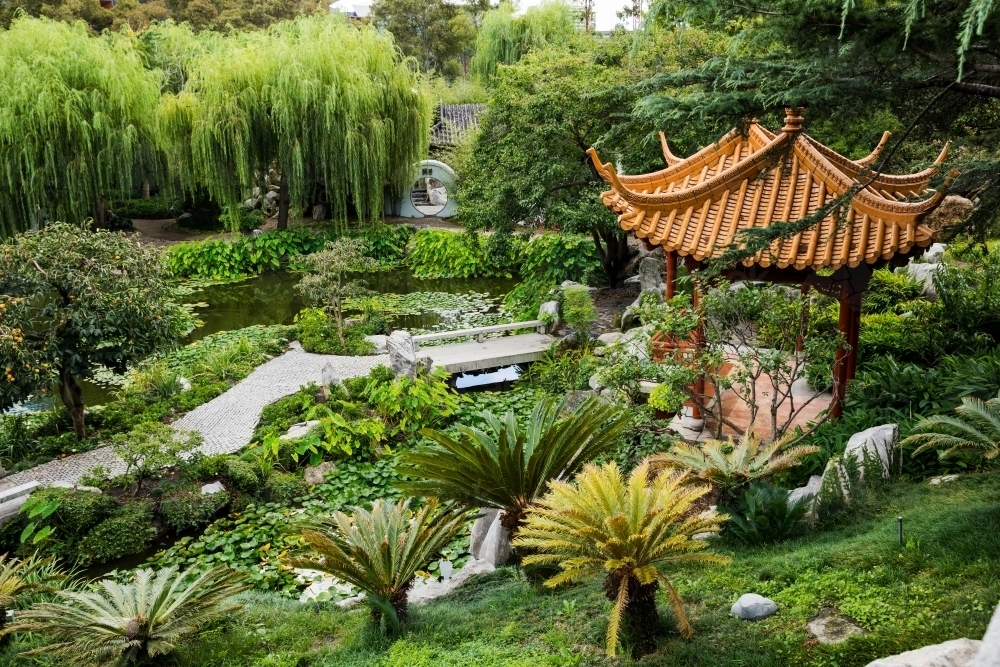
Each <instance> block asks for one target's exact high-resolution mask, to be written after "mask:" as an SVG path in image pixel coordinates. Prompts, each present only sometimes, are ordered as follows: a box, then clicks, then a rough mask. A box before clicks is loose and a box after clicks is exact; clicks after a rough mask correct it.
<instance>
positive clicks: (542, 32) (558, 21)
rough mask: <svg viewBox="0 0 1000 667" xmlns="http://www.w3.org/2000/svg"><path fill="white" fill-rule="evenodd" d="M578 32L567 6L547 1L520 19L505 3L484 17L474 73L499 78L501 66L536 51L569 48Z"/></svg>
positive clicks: (480, 76)
mask: <svg viewBox="0 0 1000 667" xmlns="http://www.w3.org/2000/svg"><path fill="white" fill-rule="evenodd" d="M576 32H577V31H576V22H575V21H574V19H573V12H572V10H571V9H570V7H569V5H567V4H566V3H565V2H561V1H559V0H546V1H545V2H543V3H542V4H540V5H536V6H534V7H529V8H528V10H527V11H526V12H524V14H521V15H519V16H515V14H514V7H513V6H512V5H511V4H510V3H509V2H503V3H501V5H500V6H499V7H497V8H496V9H494V10H492V11H489V12H487V13H486V14H485V15H484V16H483V22H482V25H481V26H480V27H479V32H478V33H477V34H476V55H475V57H474V58H473V59H472V71H473V73H474V74H475V75H476V76H477V77H479V78H480V79H481V80H484V81H485V80H487V79H489V78H491V77H492V76H493V75H494V74H496V72H497V66H498V65H513V64H514V63H516V62H517V61H518V60H520V59H521V58H522V57H523V56H524V55H525V54H526V53H528V52H529V51H530V50H532V49H537V48H541V47H543V46H546V45H550V44H565V43H567V42H569V41H571V40H572V39H573V38H574V36H575V35H576Z"/></svg>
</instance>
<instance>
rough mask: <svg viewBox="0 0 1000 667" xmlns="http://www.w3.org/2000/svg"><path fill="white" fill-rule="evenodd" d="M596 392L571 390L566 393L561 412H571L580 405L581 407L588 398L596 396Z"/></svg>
mask: <svg viewBox="0 0 1000 667" xmlns="http://www.w3.org/2000/svg"><path fill="white" fill-rule="evenodd" d="M596 395H597V391H596V390H594V391H589V390H586V389H571V390H569V391H567V392H566V398H565V399H564V400H565V402H564V403H563V412H564V413H565V412H573V411H574V410H576V409H577V408H579V407H580V406H581V405H583V404H584V403H585V402H586V401H587V400H588V399H589V398H591V397H592V396H596Z"/></svg>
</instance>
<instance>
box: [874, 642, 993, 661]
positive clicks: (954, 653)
mask: <svg viewBox="0 0 1000 667" xmlns="http://www.w3.org/2000/svg"><path fill="white" fill-rule="evenodd" d="M981 644H982V642H979V641H977V640H975V639H952V640H951V641H947V642H943V643H941V644H932V645H931V646H924V647H923V648H918V649H916V650H914V651H907V652H906V653H900V654H899V655H891V656H889V657H888V658H879V659H878V660H874V661H872V662H869V663H868V665H867V666H866V667H980V666H979V665H977V664H976V663H975V662H973V658H975V656H976V651H977V650H979V648H980V645H981ZM986 664H989V665H995V664H996V663H986ZM982 667H985V665H983V666H982Z"/></svg>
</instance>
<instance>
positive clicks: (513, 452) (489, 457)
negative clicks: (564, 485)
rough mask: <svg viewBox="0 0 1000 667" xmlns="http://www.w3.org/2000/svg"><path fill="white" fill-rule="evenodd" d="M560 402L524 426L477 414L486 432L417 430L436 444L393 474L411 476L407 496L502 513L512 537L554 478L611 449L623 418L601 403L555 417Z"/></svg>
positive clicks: (407, 458)
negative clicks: (410, 494) (432, 497)
mask: <svg viewBox="0 0 1000 667" xmlns="http://www.w3.org/2000/svg"><path fill="white" fill-rule="evenodd" d="M562 406H563V404H562V403H557V402H555V401H553V400H551V399H546V400H542V401H539V402H538V403H537V404H536V405H535V408H534V410H533V411H532V413H531V418H530V419H529V420H528V423H527V425H526V427H525V428H523V429H522V428H521V427H520V426H518V424H517V420H516V419H515V418H514V413H513V412H508V413H507V414H506V415H505V416H504V418H503V419H502V420H501V419H499V418H497V417H496V416H494V415H493V414H492V413H490V412H484V413H483V418H484V419H485V420H486V424H487V429H486V430H480V429H477V428H472V427H468V426H459V427H458V437H452V436H450V435H448V434H447V433H442V432H441V431H435V430H431V429H424V430H423V431H421V434H423V435H425V436H427V437H428V438H430V439H431V440H434V441H435V443H436V445H435V446H433V447H431V448H428V449H425V450H423V451H411V452H406V453H404V454H403V455H402V457H401V464H400V466H399V467H398V470H399V471H400V472H401V473H403V474H405V475H409V476H410V477H411V478H413V481H411V482H407V483H405V484H404V485H403V488H404V489H405V490H406V491H408V492H411V493H415V494H418V495H424V496H437V497H439V498H446V499H449V500H455V501H457V502H459V503H462V504H463V505H466V506H468V507H495V508H499V509H502V510H503V515H502V516H501V523H502V524H503V526H504V528H506V529H507V530H509V531H511V532H512V533H516V532H517V528H518V527H519V526H520V524H521V522H522V520H523V518H524V513H525V512H526V511H527V508H528V506H529V505H530V504H531V503H532V502H534V501H535V500H536V499H537V498H538V497H539V496H541V495H542V494H543V493H544V492H545V485H546V484H548V482H549V481H550V480H553V479H566V478H569V477H571V476H572V475H573V474H574V473H576V472H577V471H578V470H579V469H580V468H581V467H582V466H583V465H584V464H585V463H587V462H588V461H591V460H593V459H594V458H595V457H597V456H600V455H601V454H603V453H605V452H606V451H607V450H608V449H609V448H610V447H611V446H612V445H614V444H615V441H616V440H617V438H618V436H619V435H620V434H621V432H622V429H623V428H624V427H625V425H626V423H627V420H628V417H627V415H625V414H624V413H623V412H622V411H621V410H619V409H618V408H617V407H615V406H613V405H609V404H606V403H604V402H602V401H601V400H600V399H597V398H591V399H589V400H587V401H585V402H584V403H583V404H582V405H581V406H580V407H579V408H577V410H576V411H575V412H573V413H572V414H570V415H569V416H567V417H565V418H562V419H560V418H559V413H560V411H561V409H562Z"/></svg>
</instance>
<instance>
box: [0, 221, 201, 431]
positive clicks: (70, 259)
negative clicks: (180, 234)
mask: <svg viewBox="0 0 1000 667" xmlns="http://www.w3.org/2000/svg"><path fill="white" fill-rule="evenodd" d="M161 275H162V267H161V261H160V255H159V252H158V251H157V250H156V249H154V248H152V247H149V246H142V245H139V244H137V243H135V242H134V241H132V240H130V239H129V238H128V237H127V236H125V235H123V234H121V233H116V232H108V231H104V230H100V231H91V230H89V229H86V228H83V227H77V226H74V225H69V224H66V223H53V224H51V225H49V226H47V227H46V228H45V229H44V230H42V231H40V232H27V233H25V234H23V235H20V236H17V237H15V238H14V239H11V240H9V241H8V242H7V243H6V244H4V245H3V246H0V313H2V314H0V350H3V351H4V352H7V351H8V350H9V351H11V352H12V356H11V357H6V356H5V357H4V359H5V363H4V364H3V367H2V368H0V370H2V371H3V373H2V374H0V409H3V408H7V407H9V406H10V405H12V404H13V403H15V402H18V401H23V400H25V399H27V398H28V397H29V396H30V395H32V394H35V393H39V392H45V391H49V390H51V389H55V390H56V391H58V393H59V397H60V398H61V399H62V402H63V403H64V404H65V406H66V408H67V409H68V410H69V413H70V415H71V416H72V418H73V426H74V429H75V430H76V435H77V437H78V438H81V439H82V438H84V437H86V429H85V427H84V403H83V396H82V393H81V390H80V385H79V383H78V380H79V379H80V378H87V377H91V376H93V374H94V371H95V368H96V367H98V366H105V367H107V368H110V369H111V370H113V371H115V372H118V373H123V372H125V370H126V368H127V367H128V366H130V365H131V364H132V363H134V362H136V361H138V360H141V359H144V358H146V357H147V356H149V355H150V354H152V353H153V352H155V351H156V350H157V349H159V348H161V347H163V346H165V345H169V344H171V343H173V342H174V341H176V340H177V338H178V337H179V336H180V334H181V332H182V330H183V327H184V324H185V322H186V321H187V319H188V318H187V315H186V314H185V312H184V311H183V309H181V307H180V306H178V305H177V304H176V303H174V302H173V301H172V299H171V295H170V290H169V288H168V287H167V286H166V284H165V283H164V282H163V280H162V279H161Z"/></svg>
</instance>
